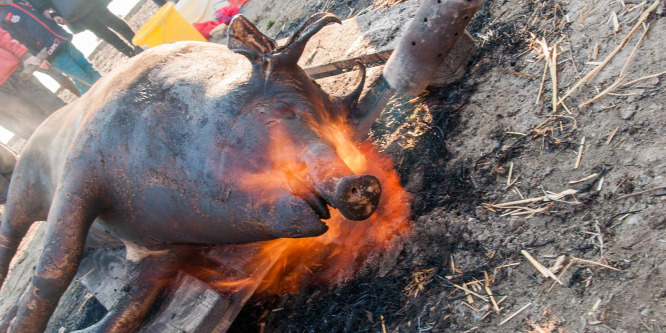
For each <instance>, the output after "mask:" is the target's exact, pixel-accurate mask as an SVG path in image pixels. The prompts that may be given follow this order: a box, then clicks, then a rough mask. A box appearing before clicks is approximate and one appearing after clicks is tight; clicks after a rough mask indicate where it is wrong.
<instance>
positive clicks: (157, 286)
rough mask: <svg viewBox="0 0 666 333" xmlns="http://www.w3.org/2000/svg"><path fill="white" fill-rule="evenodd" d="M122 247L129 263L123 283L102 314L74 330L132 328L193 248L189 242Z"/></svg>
mask: <svg viewBox="0 0 666 333" xmlns="http://www.w3.org/2000/svg"><path fill="white" fill-rule="evenodd" d="M125 247H126V248H127V256H126V257H127V261H128V263H129V267H128V269H127V277H126V281H127V287H125V288H123V291H122V294H121V295H120V296H119V297H118V300H117V301H116V303H115V304H114V305H113V306H112V307H111V309H109V312H108V313H107V314H106V315H105V316H104V318H102V319H101V320H100V321H99V322H97V323H96V324H95V325H93V326H90V327H87V328H85V329H83V330H80V331H76V332H77V333H84V332H85V333H87V332H90V333H99V332H113V333H121V332H135V331H136V330H137V329H138V328H139V326H141V324H142V323H143V319H144V318H145V317H146V315H147V314H148V312H149V311H150V308H151V307H152V305H153V303H155V300H156V299H157V297H158V296H159V295H160V293H161V292H162V290H163V289H164V288H165V287H166V285H167V284H168V283H169V281H171V279H172V277H173V276H174V275H175V274H176V273H177V272H178V269H179V268H180V266H181V265H182V263H183V262H184V261H185V260H186V259H187V257H188V256H190V255H191V254H192V253H193V251H194V248H193V247H192V246H189V245H179V246H175V245H171V246H168V247H164V248H151V249H147V248H143V247H140V246H137V245H135V244H131V243H126V244H125Z"/></svg>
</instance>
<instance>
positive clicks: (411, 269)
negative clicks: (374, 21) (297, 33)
mask: <svg viewBox="0 0 666 333" xmlns="http://www.w3.org/2000/svg"><path fill="white" fill-rule="evenodd" d="M377 2H378V3H377V5H380V2H381V3H386V2H387V1H377ZM393 2H396V1H393ZM651 4H652V1H643V2H641V1H637V0H636V1H634V0H595V1H571V2H567V1H537V0H500V1H485V2H484V4H483V6H482V8H481V11H480V12H479V13H478V14H477V15H476V17H475V18H474V19H473V21H472V23H471V24H470V26H469V29H468V30H469V32H470V33H471V34H472V36H473V37H474V39H475V40H476V42H477V44H478V51H477V52H476V53H475V54H474V56H473V57H472V59H470V65H469V67H470V70H469V74H468V75H466V76H465V77H464V78H463V79H462V80H461V81H460V82H458V83H456V84H454V85H451V86H449V87H446V88H439V89H429V91H428V92H427V93H426V94H424V95H422V96H421V97H420V98H419V99H417V100H411V101H406V100H394V101H392V103H391V104H390V105H389V106H388V107H387V109H386V110H385V112H384V113H383V114H382V116H381V119H380V121H379V122H378V123H376V124H375V126H374V127H373V132H372V140H373V141H374V142H375V144H376V145H378V146H379V147H381V149H382V150H383V151H384V152H386V153H387V154H389V155H391V156H392V157H393V159H394V161H395V164H396V168H397V169H398V171H399V173H400V175H401V177H402V183H403V186H404V187H405V188H406V189H407V190H408V191H409V192H410V193H411V194H412V195H413V200H412V211H413V214H414V216H413V236H412V238H411V239H410V240H408V241H407V242H406V243H405V244H404V249H403V251H402V252H401V254H400V256H399V259H398V262H397V264H395V266H394V267H393V268H392V269H390V271H389V272H388V273H387V274H379V270H378V269H370V270H367V271H364V272H361V273H359V274H358V276H357V277H355V278H354V279H353V280H351V281H348V282H347V283H346V284H344V285H340V286H338V287H336V288H334V289H332V290H328V289H324V288H321V287H318V286H306V287H304V288H303V290H302V292H301V293H299V294H297V295H289V294H288V295H281V296H262V297H256V298H255V299H253V300H252V301H251V302H250V303H249V304H248V306H246V308H245V309H244V310H243V311H242V312H241V315H240V316H239V317H238V319H237V320H236V323H235V324H234V326H233V327H232V331H234V332H257V331H261V332H382V331H383V332H417V331H418V332H474V331H477V332H663V331H664V330H666V284H665V283H664V279H665V278H666V276H665V274H666V264H665V262H666V251H665V250H666V215H665V214H664V212H666V207H665V206H666V205H665V203H666V199H665V194H666V188H665V187H664V186H666V179H665V178H664V175H665V172H666V161H665V160H664V156H665V155H666V153H665V151H666V136H664V134H663V130H664V128H666V116H665V112H664V105H665V102H666V97H665V94H664V91H665V89H664V88H665V87H666V84H665V83H664V80H665V76H663V75H662V76H653V77H649V78H646V76H649V75H654V74H658V73H662V74H663V73H664V71H665V70H666V65H664V64H666V54H665V53H664V52H663V50H664V48H665V46H666V19H664V16H665V12H664V11H665V7H666V4H665V3H664V2H663V1H661V3H660V4H659V1H657V3H656V4H658V5H659V7H658V8H656V10H653V11H652V12H651V13H650V14H649V16H647V17H646V18H645V20H644V21H645V24H643V25H639V26H638V28H637V30H636V31H635V32H634V33H633V34H632V36H631V37H629V38H626V37H627V36H629V34H630V31H631V30H632V28H633V27H634V26H636V25H637V23H639V22H640V20H641V19H642V17H641V14H642V13H643V12H645V11H646V10H647V9H648V7H649V6H650V5H651ZM373 8H374V7H373V1H371V0H359V1H354V0H349V1H323V0H319V1H301V0H289V1H287V0H274V1H262V0H250V2H248V4H247V5H246V6H245V8H244V10H245V11H244V14H245V15H246V16H247V17H248V18H250V19H251V20H252V21H253V22H254V23H255V24H256V25H257V26H258V27H259V28H260V29H261V30H263V31H267V34H268V35H270V36H272V37H285V36H286V35H287V34H288V33H289V32H290V31H292V30H293V29H294V28H295V27H296V26H297V25H298V24H300V22H302V21H303V20H304V19H305V18H307V17H308V16H309V15H310V14H312V13H315V12H318V11H322V10H328V11H331V12H333V13H335V14H337V15H338V16H340V17H341V18H347V17H350V16H353V15H357V14H359V13H360V14H362V13H364V12H366V11H369V10H373ZM278 9H279V10H278ZM156 10H157V8H156V6H155V5H154V4H153V3H152V2H150V1H148V2H145V4H144V5H143V6H142V7H141V8H140V10H138V11H137V12H136V13H135V14H134V15H132V16H131V17H130V18H129V19H128V20H129V22H130V24H131V25H132V26H133V27H134V28H135V29H137V28H138V27H139V26H141V24H142V23H143V22H145V21H146V20H147V17H149V16H150V15H152V13H154V12H155V11H156ZM396 24H401V23H400V22H396ZM646 29H647V30H646ZM644 32H645V33H644ZM643 34H644V36H643V37H642V39H641V35H643ZM625 39H626V41H625ZM639 40H640V44H639V45H638V46H637V44H638V43H639ZM614 50H619V51H618V52H617V54H616V55H615V56H614V57H613V58H612V59H610V61H608V63H607V65H605V66H604V67H603V68H602V69H601V71H600V72H599V73H598V75H596V76H595V77H593V78H592V79H591V80H589V81H588V82H587V84H585V85H582V86H581V87H580V88H578V89H573V91H572V93H571V94H570V95H569V96H568V97H567V98H566V99H564V101H563V103H561V104H560V103H556V104H558V107H557V110H553V90H555V91H556V93H557V96H558V98H562V96H564V95H565V94H566V93H567V92H569V90H570V89H572V88H573V87H574V85H576V84H577V83H578V82H579V81H580V80H581V79H583V78H584V77H585V76H586V75H587V74H588V73H590V72H591V71H592V70H593V69H594V68H595V67H597V66H599V64H600V63H602V62H604V60H605V59H606V58H607V57H608V56H609V55H611V54H612V53H614ZM553 59H554V61H553ZM92 61H93V63H94V64H95V66H96V67H97V68H98V69H99V70H100V71H101V72H102V73H108V71H110V70H111V69H112V68H113V67H114V66H117V65H118V64H119V63H121V62H124V61H126V58H124V57H123V56H122V55H120V54H119V53H117V52H115V50H114V49H112V48H111V47H109V46H104V47H102V48H101V49H100V52H97V53H96V54H95V56H94V57H93V59H92ZM548 62H550V63H552V64H556V66H552V65H551V66H550V67H549V68H546V63H548ZM554 77H555V78H556V81H557V82H556V88H555V89H553V86H554V84H553V81H554V80H553V78H554ZM636 79H642V80H640V81H639V82H635V83H634V82H632V81H633V80H636ZM617 80H619V81H617ZM616 82H619V83H616ZM542 86H543V87H542ZM541 87H542V88H541ZM609 87H610V88H611V89H610V90H609V91H605V90H606V89H607V88H609ZM540 91H542V93H541V94H540ZM600 93H603V94H602V96H601V97H600V98H598V100H596V101H595V102H593V103H590V104H589V105H582V104H583V103H586V102H587V101H589V100H590V99H592V98H593V97H595V96H596V95H598V94H600ZM576 166H577V167H576ZM581 179H582V181H579V182H575V183H572V182H573V181H577V180H581ZM569 189H570V190H571V191H568V192H563V191H565V190H569ZM557 193H563V194H565V195H563V196H561V197H556V196H555V194H557ZM531 198H535V199H534V200H531V201H530V200H526V201H522V202H517V203H512V204H509V205H504V206H503V205H502V203H510V202H514V201H518V200H522V199H531ZM544 198H546V199H545V200H544ZM525 252H526V253H529V254H530V255H531V256H532V257H534V259H535V260H536V261H537V262H539V263H541V264H542V265H543V266H545V267H549V268H551V269H550V270H551V271H552V272H553V273H554V274H555V275H556V276H557V277H559V281H561V282H562V284H561V285H560V284H558V283H557V282H555V280H554V279H553V278H551V277H548V276H547V275H546V276H544V275H542V274H541V273H539V271H537V269H536V268H535V266H534V265H532V264H530V262H529V261H528V259H527V258H526V256H525V255H524V253H525ZM558 261H559V263H558ZM382 264H383V263H377V266H380V265H382ZM463 288H464V289H467V290H468V291H470V292H465V291H463ZM490 293H492V297H491V296H490V295H491V294H490ZM512 315H515V316H513V317H512Z"/></svg>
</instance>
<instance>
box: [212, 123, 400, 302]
mask: <svg viewBox="0 0 666 333" xmlns="http://www.w3.org/2000/svg"><path fill="white" fill-rule="evenodd" d="M319 130H320V133H321V134H322V135H323V136H324V137H325V138H326V139H327V140H328V141H329V142H330V143H331V144H332V145H333V146H334V147H335V149H336V152H337V154H338V155H339V156H340V157H341V158H342V160H343V161H344V162H345V164H347V166H348V167H349V168H350V169H351V170H352V171H354V172H355V173H356V174H370V175H373V176H375V177H377V178H378V179H379V181H380V183H381V185H382V196H381V199H380V202H379V205H378V207H377V210H376V211H375V213H374V214H373V215H372V216H371V217H370V218H369V219H367V220H365V221H360V222H354V221H348V220H347V219H345V218H344V217H343V216H342V214H340V213H339V212H338V211H337V210H332V211H331V218H330V219H329V220H326V221H325V222H326V224H327V225H328V227H329V230H328V231H327V232H326V233H325V234H323V235H321V236H319V237H311V238H298V239H288V238H283V239H277V240H273V241H267V242H262V243H261V249H260V250H259V251H258V252H257V253H256V254H254V255H253V256H252V258H248V259H247V262H248V263H251V266H252V267H253V268H254V272H257V274H256V275H253V276H250V277H247V278H245V277H243V278H240V279H238V280H235V281H233V280H234V279H232V281H225V280H222V281H221V282H220V280H217V282H215V283H211V285H212V286H213V287H214V288H217V289H218V290H224V291H225V292H227V293H233V292H235V291H237V290H239V289H242V288H244V287H252V288H256V291H257V292H265V293H274V294H280V293H285V292H298V291H299V289H300V288H301V287H302V286H303V285H304V284H311V283H319V284H323V285H327V286H334V285H336V284H338V283H340V282H343V281H347V280H349V279H351V278H353V277H354V275H355V274H356V273H357V272H359V271H360V270H362V269H364V268H368V267H369V266H370V265H373V264H374V265H376V264H378V263H379V262H380V261H381V260H382V259H384V258H391V257H393V256H395V255H397V253H396V252H397V251H399V247H400V245H401V243H402V241H403V239H404V238H405V237H406V236H408V234H409V228H408V226H409V216H410V210H409V195H408V194H407V192H406V191H405V190H404V189H403V188H402V187H401V186H400V181H399V176H398V174H397V172H396V171H395V170H394V168H393V161H392V160H391V158H390V157H388V156H386V155H383V154H381V153H379V152H378V151H377V150H376V149H375V147H374V146H373V145H372V144H370V143H364V144H362V145H360V146H359V145H357V144H355V143H354V141H353V140H351V138H350V135H349V133H351V131H350V130H348V127H347V126H346V125H344V124H327V125H325V126H322V127H320V128H319ZM282 133H283V134H284V132H282ZM274 140H275V142H273V144H272V151H271V154H272V156H271V158H272V160H273V163H274V166H273V168H271V170H266V171H265V172H262V173H261V174H256V175H247V176H244V177H243V178H245V179H246V181H245V182H246V184H245V185H248V186H256V185H261V186H267V185H280V184H278V183H283V182H284V180H281V178H284V177H282V176H279V175H277V174H276V172H278V171H281V172H282V174H283V175H284V174H294V175H301V174H302V173H303V172H306V167H305V166H304V165H300V164H297V163H294V159H293V158H292V157H291V156H294V154H295V152H293V151H288V150H289V149H293V148H287V147H293V145H290V144H289V143H291V139H290V138H289V137H288V135H282V134H280V135H278V136H277V137H276V138H274ZM368 161H371V162H370V163H368ZM269 182H274V184H269ZM281 185H284V184H281ZM258 267H262V268H263V269H256V268H258ZM248 273H249V272H248ZM264 274H265V275H264Z"/></svg>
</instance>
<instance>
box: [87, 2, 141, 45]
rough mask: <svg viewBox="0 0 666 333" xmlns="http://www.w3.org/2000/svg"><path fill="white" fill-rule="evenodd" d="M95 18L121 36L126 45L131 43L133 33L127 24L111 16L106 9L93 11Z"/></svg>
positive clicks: (113, 15)
mask: <svg viewBox="0 0 666 333" xmlns="http://www.w3.org/2000/svg"><path fill="white" fill-rule="evenodd" d="M95 17H96V19H98V20H99V21H100V22H101V23H102V24H104V25H105V26H107V27H108V28H110V29H111V30H113V31H115V32H117V33H118V34H120V35H121V36H123V38H125V39H126V40H127V42H128V43H130V44H131V43H132V38H134V31H133V30H132V28H131V27H130V26H129V24H127V22H125V20H123V19H121V18H120V17H118V16H116V15H115V14H113V13H112V12H111V11H110V10H109V9H108V8H106V7H104V8H101V9H100V10H98V11H95Z"/></svg>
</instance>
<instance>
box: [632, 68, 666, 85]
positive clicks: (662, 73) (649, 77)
mask: <svg viewBox="0 0 666 333" xmlns="http://www.w3.org/2000/svg"><path fill="white" fill-rule="evenodd" d="M662 75H666V71H663V72H661V73H657V74H652V75H648V76H643V77H642V78H639V79H636V80H633V81H630V82H627V83H625V84H623V85H622V87H629V86H632V85H634V84H636V83H638V82H641V81H645V80H649V79H652V78H655V77H660V76H662Z"/></svg>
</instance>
